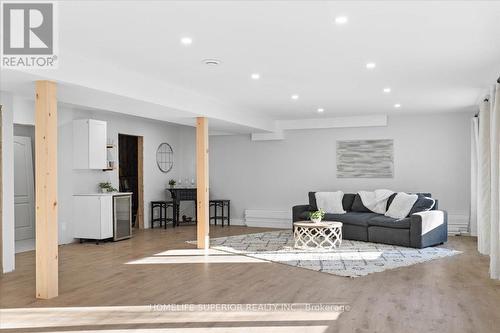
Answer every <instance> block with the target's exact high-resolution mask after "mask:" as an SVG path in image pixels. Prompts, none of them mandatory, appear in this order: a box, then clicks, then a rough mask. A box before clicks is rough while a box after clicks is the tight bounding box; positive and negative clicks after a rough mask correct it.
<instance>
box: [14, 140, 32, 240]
mask: <svg viewBox="0 0 500 333" xmlns="http://www.w3.org/2000/svg"><path fill="white" fill-rule="evenodd" d="M33 178H34V177H33V155H32V151H31V138H29V137H24V136H15V137H14V219H15V237H16V238H15V239H16V241H17V240H23V239H32V238H35V185H34V181H33Z"/></svg>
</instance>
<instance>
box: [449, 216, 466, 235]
mask: <svg viewBox="0 0 500 333" xmlns="http://www.w3.org/2000/svg"><path fill="white" fill-rule="evenodd" d="M468 233H469V215H459V214H448V234H450V235H464V234H468Z"/></svg>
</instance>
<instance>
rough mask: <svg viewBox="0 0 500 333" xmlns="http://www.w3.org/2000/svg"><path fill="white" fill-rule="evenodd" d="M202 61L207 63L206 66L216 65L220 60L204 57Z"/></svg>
mask: <svg viewBox="0 0 500 333" xmlns="http://www.w3.org/2000/svg"><path fill="white" fill-rule="evenodd" d="M202 62H203V63H204V64H205V65H208V66H217V65H220V60H219V59H204V60H203V61H202Z"/></svg>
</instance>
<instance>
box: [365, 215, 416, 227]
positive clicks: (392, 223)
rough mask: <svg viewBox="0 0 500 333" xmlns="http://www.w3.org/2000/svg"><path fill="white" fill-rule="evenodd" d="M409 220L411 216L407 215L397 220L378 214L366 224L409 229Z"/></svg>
mask: <svg viewBox="0 0 500 333" xmlns="http://www.w3.org/2000/svg"><path fill="white" fill-rule="evenodd" d="M410 221H411V218H409V217H406V218H404V219H401V220H398V219H393V218H392V217H388V216H383V215H379V216H376V217H373V218H371V219H370V220H368V225H369V226H378V227H386V228H395V229H409V228H410Z"/></svg>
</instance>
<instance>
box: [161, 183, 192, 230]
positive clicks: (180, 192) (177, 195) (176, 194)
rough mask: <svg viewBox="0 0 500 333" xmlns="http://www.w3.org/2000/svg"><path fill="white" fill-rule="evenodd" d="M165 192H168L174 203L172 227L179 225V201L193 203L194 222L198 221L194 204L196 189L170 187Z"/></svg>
mask: <svg viewBox="0 0 500 333" xmlns="http://www.w3.org/2000/svg"><path fill="white" fill-rule="evenodd" d="M167 191H169V192H170V195H171V196H172V201H173V202H174V216H173V218H174V222H173V225H174V227H175V226H178V225H179V207H180V204H181V201H194V211H195V218H194V219H195V222H196V221H197V219H198V214H197V213H198V212H197V208H198V207H197V204H196V187H185V188H180V187H172V188H168V189H167Z"/></svg>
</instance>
